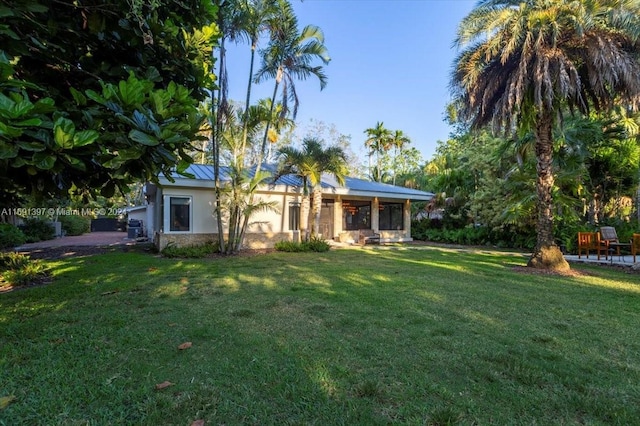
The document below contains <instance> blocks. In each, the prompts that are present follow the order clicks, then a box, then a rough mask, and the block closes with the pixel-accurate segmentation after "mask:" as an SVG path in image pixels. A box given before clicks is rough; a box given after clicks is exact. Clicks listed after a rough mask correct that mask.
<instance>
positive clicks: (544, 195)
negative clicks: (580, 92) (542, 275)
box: [527, 110, 570, 271]
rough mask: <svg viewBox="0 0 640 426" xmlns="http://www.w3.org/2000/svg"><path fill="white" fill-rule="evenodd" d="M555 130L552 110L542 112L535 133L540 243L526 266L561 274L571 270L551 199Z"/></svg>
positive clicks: (537, 231) (538, 242)
mask: <svg viewBox="0 0 640 426" xmlns="http://www.w3.org/2000/svg"><path fill="white" fill-rule="evenodd" d="M552 130H553V113H552V112H551V111H549V110H545V111H542V112H540V114H539V115H538V122H537V124H536V129H535V136H536V160H537V166H536V169H537V179H536V192H537V194H538V202H537V211H538V221H537V224H536V233H537V243H536V247H535V249H534V251H533V255H532V256H531V259H529V263H528V264H527V266H530V267H534V268H540V269H551V270H556V271H560V270H568V269H570V268H569V264H568V263H567V261H566V260H565V259H564V256H563V255H562V252H561V251H560V248H559V247H558V246H557V245H556V243H555V241H554V238H553V197H552V195H551V191H552V189H553V183H554V178H553V168H552V161H553V136H552Z"/></svg>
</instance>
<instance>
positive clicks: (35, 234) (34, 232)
mask: <svg viewBox="0 0 640 426" xmlns="http://www.w3.org/2000/svg"><path fill="white" fill-rule="evenodd" d="M20 229H22V232H23V233H24V235H25V236H26V237H27V242H28V243H35V242H38V241H45V240H52V239H54V238H55V237H56V230H55V228H54V227H53V224H52V223H51V222H49V221H48V220H44V219H40V218H30V219H25V220H24V223H23V224H22V225H20Z"/></svg>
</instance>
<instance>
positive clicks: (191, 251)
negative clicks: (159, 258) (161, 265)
mask: <svg viewBox="0 0 640 426" xmlns="http://www.w3.org/2000/svg"><path fill="white" fill-rule="evenodd" d="M216 252H218V244H217V243H213V242H208V243H205V244H199V245H194V246H185V247H178V246H175V245H173V244H169V245H167V246H166V247H165V248H164V249H163V250H162V252H161V253H162V255H163V256H164V257H169V258H176V257H180V258H190V259H198V258H203V257H207V256H209V255H210V254H213V253H216Z"/></svg>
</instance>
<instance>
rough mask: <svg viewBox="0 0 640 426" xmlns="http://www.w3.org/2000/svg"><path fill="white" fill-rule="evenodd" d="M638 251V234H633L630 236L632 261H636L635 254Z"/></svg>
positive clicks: (639, 249) (639, 236)
mask: <svg viewBox="0 0 640 426" xmlns="http://www.w3.org/2000/svg"><path fill="white" fill-rule="evenodd" d="M638 253H640V234H633V237H631V255H632V256H633V263H636V254H638Z"/></svg>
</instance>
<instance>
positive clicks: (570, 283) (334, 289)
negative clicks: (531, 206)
mask: <svg viewBox="0 0 640 426" xmlns="http://www.w3.org/2000/svg"><path fill="white" fill-rule="evenodd" d="M525 263H526V259H525V258H524V257H523V256H522V255H520V254H511V253H502V252H491V251H479V252H477V253H470V252H466V251H462V250H454V249H435V248H424V249H405V248H391V249H388V248H369V247H367V248H366V249H365V250H342V251H331V252H328V253H322V254H308V253H304V254H286V253H273V254H269V255H263V256H257V257H239V258H226V259H209V260H207V259H205V260H188V261H187V260H179V259H165V258H161V257H155V256H151V255H148V254H141V253H110V254H106V255H100V256H93V257H85V258H76V259H64V260H58V261H55V262H51V263H49V266H50V267H51V269H52V273H53V276H54V283H53V284H51V285H48V286H45V287H40V288H32V289H27V290H21V291H17V292H13V293H9V294H3V295H1V296H0V398H1V397H3V396H15V399H14V400H13V401H12V402H11V403H10V404H9V405H8V406H7V408H5V409H0V424H2V425H4V424H6V425H21V424H25V425H31V424H47V425H49V424H52V425H57V424H105V425H106V424H135V425H157V424H163V425H170V424H176V425H188V424H190V423H191V422H192V421H193V420H196V419H204V420H206V422H207V424H278V425H280V424H296V425H297V424H322V425H327V424H362V425H370V424H394V423H396V424H447V423H456V422H459V423H462V424H581V423H585V424H633V423H635V422H637V419H638V418H640V406H639V404H638V398H639V396H640V339H638V335H639V334H638V327H637V325H638V324H639V323H640V302H639V299H638V291H639V287H640V284H639V281H640V280H639V279H638V275H637V274H635V275H634V274H626V273H624V272H621V271H619V270H615V269H607V268H595V267H591V268H587V269H584V270H583V272H585V273H584V274H583V275H580V276H573V277H566V276H552V275H531V274H525V273H522V272H518V271H516V270H514V266H523V265H524V264H525ZM184 342H192V343H193V346H192V347H191V348H190V349H186V350H179V349H178V346H179V345H180V344H181V343H184ZM164 381H170V382H171V383H172V384H173V385H172V386H170V387H168V388H167V389H164V390H156V389H155V385H156V384H158V383H161V382H164Z"/></svg>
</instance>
